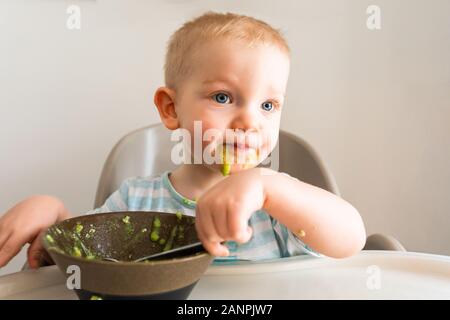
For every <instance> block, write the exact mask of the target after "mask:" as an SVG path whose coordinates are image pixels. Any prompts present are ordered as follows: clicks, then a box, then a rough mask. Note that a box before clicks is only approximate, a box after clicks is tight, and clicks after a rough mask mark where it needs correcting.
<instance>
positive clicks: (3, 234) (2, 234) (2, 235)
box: [0, 229, 11, 252]
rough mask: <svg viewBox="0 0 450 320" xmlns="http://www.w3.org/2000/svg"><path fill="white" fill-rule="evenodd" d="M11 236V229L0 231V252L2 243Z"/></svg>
mask: <svg viewBox="0 0 450 320" xmlns="http://www.w3.org/2000/svg"><path fill="white" fill-rule="evenodd" d="M10 236H11V231H7V230H3V229H2V231H0V252H1V251H2V247H3V245H4V244H5V243H6V240H8V238H9V237H10Z"/></svg>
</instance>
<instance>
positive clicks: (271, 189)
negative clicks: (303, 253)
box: [261, 168, 366, 258]
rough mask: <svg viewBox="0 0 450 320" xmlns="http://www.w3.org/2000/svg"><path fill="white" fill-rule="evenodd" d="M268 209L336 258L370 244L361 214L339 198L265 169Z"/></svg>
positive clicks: (298, 235)
mask: <svg viewBox="0 0 450 320" xmlns="http://www.w3.org/2000/svg"><path fill="white" fill-rule="evenodd" d="M261 173H262V180H263V184H264V193H265V197H264V198H265V202H264V206H263V207H264V209H266V211H267V212H268V213H269V214H270V215H271V216H272V217H274V218H275V219H277V220H278V221H279V222H280V223H282V224H284V225H285V226H286V227H287V228H288V229H289V230H291V231H292V232H293V233H294V234H296V235H297V237H298V238H299V239H300V240H301V241H302V242H304V243H305V244H307V245H308V246H310V247H311V248H312V249H314V250H315V251H317V252H319V253H321V254H324V255H326V256H329V257H333V258H344V257H348V256H351V255H353V254H356V253H357V252H359V251H360V250H361V249H362V248H363V247H364V244H365V242H366V232H365V228H364V223H363V221H362V219H361V216H360V215H359V213H358V211H357V210H356V209H355V208H354V207H353V206H352V205H350V204H349V203H348V202H346V201H345V200H343V199H341V198H339V197H338V196H336V195H334V194H332V193H330V192H328V191H325V190H323V189H320V188H317V187H314V186H312V185H310V184H307V183H304V182H301V181H300V180H298V179H295V178H292V177H290V176H288V175H286V174H281V173H278V172H275V171H273V170H270V169H265V168H261Z"/></svg>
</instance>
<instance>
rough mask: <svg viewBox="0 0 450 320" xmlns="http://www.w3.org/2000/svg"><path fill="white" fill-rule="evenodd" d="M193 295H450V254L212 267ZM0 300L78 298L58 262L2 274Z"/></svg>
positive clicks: (369, 254)
mask: <svg viewBox="0 0 450 320" xmlns="http://www.w3.org/2000/svg"><path fill="white" fill-rule="evenodd" d="M189 298H190V299H218V300H219V299H224V300H226V299H450V257H447V256H439V255H431V254H422V253H411V252H393V251H392V252H391V251H363V252H361V253H360V254H358V255H356V256H354V257H351V258H348V259H341V260H336V259H328V258H312V257H307V256H300V257H292V258H287V259H282V260H276V261H275V260H274V261H270V262H258V263H248V262H245V263H241V264H238V265H233V266H211V267H210V268H209V269H208V270H207V272H206V273H205V275H204V276H203V277H202V278H201V279H200V281H199V282H198V284H197V286H196V287H195V288H194V290H193V291H192V293H191V295H190V297H189ZM0 299H76V296H75V294H74V293H73V292H72V291H70V290H68V289H67V288H66V286H65V280H64V277H63V275H62V273H61V272H60V271H59V270H58V269H57V268H56V267H55V266H52V267H46V268H41V269H40V270H37V271H22V272H19V273H16V274H12V275H7V276H4V277H1V278H0Z"/></svg>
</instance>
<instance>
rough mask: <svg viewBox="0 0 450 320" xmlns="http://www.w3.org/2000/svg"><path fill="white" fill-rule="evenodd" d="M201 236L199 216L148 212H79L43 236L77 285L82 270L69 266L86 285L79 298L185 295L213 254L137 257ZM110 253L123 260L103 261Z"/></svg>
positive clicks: (43, 241)
mask: <svg viewBox="0 0 450 320" xmlns="http://www.w3.org/2000/svg"><path fill="white" fill-rule="evenodd" d="M158 220H159V222H160V223H158ZM158 225H160V226H158ZM196 241H198V238H197V233H196V231H195V218H194V217H190V216H184V215H183V216H181V215H176V214H173V213H163V212H149V211H131V212H128V211H127V212H111V213H103V214H94V215H86V216H80V217H75V218H72V219H68V220H65V221H62V222H60V223H58V224H55V225H53V226H51V227H50V228H49V229H48V230H47V231H46V232H45V233H44V234H43V236H42V243H43V245H44V248H45V249H46V250H47V251H48V253H49V254H50V256H51V257H52V259H53V261H55V263H56V264H57V265H58V267H59V269H60V270H61V271H62V272H63V273H64V274H65V275H66V277H71V280H74V281H72V282H71V283H73V284H76V283H77V282H76V280H75V278H74V275H75V273H74V270H78V269H77V268H76V267H70V266H77V267H79V276H80V284H81V286H80V288H76V289H75V291H76V293H77V295H78V297H79V298H80V299H95V298H101V299H186V298H187V297H188V296H189V294H190V292H191V291H192V289H193V288H194V286H195V284H196V283H197V281H198V280H199V279H200V277H201V276H202V274H203V273H204V272H205V271H206V269H207V268H208V266H209V265H210V263H211V262H212V260H213V259H214V257H213V256H211V255H209V254H208V253H207V252H205V251H203V252H200V253H196V254H193V255H189V256H185V257H180V258H174V259H167V260H152V261H147V262H133V260H134V259H137V258H139V257H143V256H145V255H149V254H153V253H157V252H161V251H163V250H167V249H170V248H176V247H178V246H181V245H186V244H190V243H193V242H196ZM105 257H109V258H114V259H117V260H120V262H108V261H103V260H102V259H103V258H105ZM75 272H76V271H75Z"/></svg>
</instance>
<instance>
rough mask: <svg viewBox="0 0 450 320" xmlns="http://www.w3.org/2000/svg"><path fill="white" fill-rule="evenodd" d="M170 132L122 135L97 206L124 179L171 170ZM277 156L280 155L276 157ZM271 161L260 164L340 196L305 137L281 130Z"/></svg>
mask: <svg viewBox="0 0 450 320" xmlns="http://www.w3.org/2000/svg"><path fill="white" fill-rule="evenodd" d="M170 137H171V131H169V130H168V129H166V128H165V127H164V126H163V125H162V124H154V125H151V126H148V127H145V128H141V129H138V130H135V131H133V132H131V133H129V134H127V135H125V136H124V137H122V138H121V139H120V140H119V141H118V142H117V143H116V145H115V146H114V148H113V149H112V150H111V152H110V154H109V155H108V158H107V159H106V162H105V164H104V166H103V170H102V173H101V176H100V181H99V183H98V187H97V194H96V197H95V203H94V207H95V208H97V207H100V206H101V205H102V204H103V203H104V202H105V201H106V199H107V198H108V197H109V195H111V194H112V193H113V192H114V191H115V190H117V189H118V188H119V186H120V184H121V182H122V181H123V180H124V179H126V178H128V177H133V176H149V175H153V174H159V173H162V172H164V171H166V170H172V169H174V168H175V167H176V165H175V164H174V163H173V162H172V161H171V150H172V147H173V146H174V145H175V144H176V143H177V142H176V141H171V138H170ZM277 155H278V157H277ZM271 159H272V163H278V168H277V167H273V166H270V164H262V165H260V166H265V167H272V168H274V169H277V170H278V171H279V172H286V173H288V174H290V175H291V176H293V177H296V178H298V179H299V180H301V181H304V182H306V183H309V184H312V185H315V186H317V187H320V188H323V189H325V190H328V191H330V192H333V193H334V194H337V195H339V191H338V187H337V185H336V182H335V180H334V178H333V176H332V174H331V173H330V172H329V171H328V169H327V168H326V166H325V164H324V163H323V161H322V160H321V159H320V157H319V156H318V155H317V153H316V152H315V151H314V149H313V148H312V147H311V146H310V145H309V144H308V143H307V142H306V141H304V140H303V139H301V138H299V137H297V136H295V135H293V134H291V133H288V132H285V131H283V130H280V135H279V140H278V144H277V146H276V147H275V149H274V151H273V152H272V156H271Z"/></svg>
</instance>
